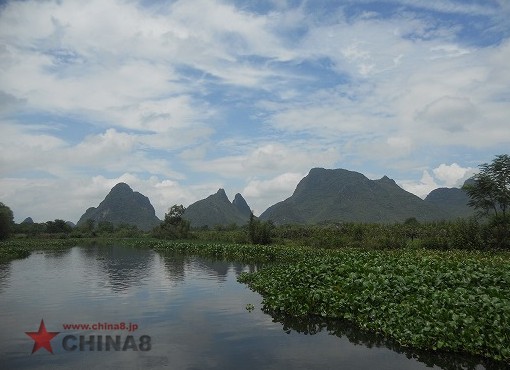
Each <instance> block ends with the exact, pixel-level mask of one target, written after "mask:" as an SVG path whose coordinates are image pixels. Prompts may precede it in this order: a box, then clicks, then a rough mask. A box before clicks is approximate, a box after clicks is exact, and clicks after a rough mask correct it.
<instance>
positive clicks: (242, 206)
mask: <svg viewBox="0 0 510 370" xmlns="http://www.w3.org/2000/svg"><path fill="white" fill-rule="evenodd" d="M232 204H233V205H234V206H235V207H236V208H237V209H238V211H239V212H241V213H242V214H243V215H245V216H248V218H249V217H250V215H251V209H250V206H249V205H248V203H246V200H245V199H244V198H243V196H242V195H241V194H239V193H237V194H236V195H235V197H234V200H233V201H232Z"/></svg>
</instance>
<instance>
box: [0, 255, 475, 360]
mask: <svg viewBox="0 0 510 370" xmlns="http://www.w3.org/2000/svg"><path fill="white" fill-rule="evenodd" d="M254 268H255V267H253V266H252V267H250V266H246V265H243V264H239V263H226V262H218V261H209V260H206V259H201V258H197V257H183V256H164V255H160V254H158V253H155V252H153V251H151V250H140V249H133V248H129V247H121V246H87V247H85V246H82V247H74V248H72V249H68V250H65V251H58V252H55V251H49V252H35V253H33V254H32V255H31V256H30V257H29V258H27V259H24V260H16V261H12V262H10V263H7V264H3V265H0V369H24V368H26V369H67V368H83V369H108V368H109V369H130V368H139V369H145V368H154V369H158V368H167V369H240V368H242V369H284V368H285V369H425V368H436V369H439V368H446V369H447V368H451V369H454V368H459V367H458V366H460V365H464V366H470V367H472V368H477V369H482V368H483V367H482V366H481V365H478V366H477V365H476V363H477V362H476V360H473V359H468V358H466V357H454V356H449V355H444V354H430V353H418V352H413V351H410V350H408V349H402V348H399V347H398V346H395V345H393V344H391V343H390V342H387V341H384V340H381V338H376V337H374V336H372V335H369V334H366V333H362V332H360V331H358V330H356V329H355V328H352V327H350V326H349V325H346V324H345V323H338V322H329V323H325V322H322V321H317V320H306V321H300V322H296V321H295V320H291V319H289V318H285V317H275V318H273V317H272V316H270V315H268V314H266V313H264V312H263V311H262V309H261V300H262V298H261V297H260V295H259V294H257V293H254V292H252V291H250V290H249V289H248V288H247V287H246V286H245V285H243V284H240V283H238V282H237V281H236V277H237V276H238V275H239V273H241V272H242V271H250V269H254ZM250 305H253V310H251V309H250V308H251V306H250ZM41 319H44V323H45V326H46V329H47V331H48V332H59V334H58V335H57V336H55V338H53V339H51V341H50V343H51V348H52V350H53V355H52V354H51V353H49V352H48V351H47V350H46V349H45V348H41V349H39V350H38V351H36V352H35V353H33V354H31V352H32V348H33V346H34V340H32V339H31V338H30V337H29V336H28V335H26V334H25V332H36V331H37V330H38V329H39V324H40V322H41ZM97 323H100V324H102V325H105V326H106V324H120V323H125V324H126V327H129V324H131V325H132V324H135V325H137V326H138V329H137V330H136V331H134V332H128V331H127V330H105V327H103V328H101V327H99V328H98V327H96V328H95V329H96V330H84V329H83V327H82V328H81V329H77V328H75V329H65V328H64V327H63V325H64V324H97ZM99 329H101V330H99ZM114 329H115V328H114ZM117 329H119V328H117ZM312 334H313V335H312ZM91 335H93V336H94V339H93V340H92V341H91V340H90V339H91V337H90V336H91ZM68 336H71V337H69V338H68V342H67V350H66V346H65V345H64V342H65V338H66V337H68ZM80 336H83V338H84V339H83V341H84V343H83V350H80V348H79V345H80V343H79V342H80ZM98 336H101V338H102V339H101V346H100V345H99V344H98V342H99V340H98ZM107 336H111V338H112V340H116V336H119V337H120V338H119V340H120V346H121V348H120V350H118V351H117V350H114V347H112V346H110V349H109V350H108V351H107V350H106V337H107ZM129 336H132V337H131V339H127V338H128V337H129ZM142 337H143V338H142ZM87 342H88V343H87ZM126 342H127V348H126V350H125V351H123V350H122V346H123V345H124V343H126ZM141 342H143V343H145V344H143V345H141ZM149 344H150V348H149ZM73 347H75V349H74V350H70V349H72V348H73ZM91 349H92V351H91ZM98 349H101V351H98ZM135 349H136V350H135ZM473 361H474V362H473Z"/></svg>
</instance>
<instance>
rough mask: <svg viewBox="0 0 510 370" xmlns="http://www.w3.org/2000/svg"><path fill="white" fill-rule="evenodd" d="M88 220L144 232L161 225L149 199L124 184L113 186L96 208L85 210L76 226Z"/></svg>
mask: <svg viewBox="0 0 510 370" xmlns="http://www.w3.org/2000/svg"><path fill="white" fill-rule="evenodd" d="M88 219H92V220H94V221H95V222H96V224H98V223H99V222H101V221H108V222H111V223H113V225H114V226H118V225H121V224H128V225H135V226H137V227H138V228H139V229H141V230H145V231H147V230H151V229H152V228H153V227H155V226H157V225H159V224H160V223H161V220H160V219H159V218H157V217H156V212H155V210H154V207H153V206H152V204H151V202H150V200H149V198H147V197H146V196H144V195H143V194H140V193H138V192H134V191H133V190H132V189H131V188H130V187H129V185H127V184H125V183H119V184H117V185H115V186H114V187H113V188H112V190H110V193H108V195H107V196H106V198H104V200H103V201H102V202H101V203H100V204H99V206H98V207H97V208H95V207H91V208H89V209H87V211H86V212H85V213H84V214H83V215H82V216H81V217H80V220H79V221H78V223H77V224H76V226H81V225H83V224H84V223H85V222H87V220H88Z"/></svg>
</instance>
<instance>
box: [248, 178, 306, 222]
mask: <svg viewBox="0 0 510 370" xmlns="http://www.w3.org/2000/svg"><path fill="white" fill-rule="evenodd" d="M305 175H306V174H304V173H294V172H287V173H283V174H281V175H278V176H276V177H273V178H270V179H267V180H259V179H252V180H250V181H249V182H248V184H247V185H246V186H245V187H244V189H243V191H242V194H243V195H244V197H245V198H246V199H247V202H248V204H249V205H250V207H251V208H252V209H253V211H254V213H255V214H256V215H260V214H261V213H262V212H264V211H265V210H266V209H267V208H268V207H269V206H271V205H273V204H275V203H277V202H279V201H282V200H284V199H286V198H288V197H290V196H291V195H292V193H293V192H294V189H295V188H296V186H297V184H298V183H299V181H301V179H302V178H303V177H304V176H305Z"/></svg>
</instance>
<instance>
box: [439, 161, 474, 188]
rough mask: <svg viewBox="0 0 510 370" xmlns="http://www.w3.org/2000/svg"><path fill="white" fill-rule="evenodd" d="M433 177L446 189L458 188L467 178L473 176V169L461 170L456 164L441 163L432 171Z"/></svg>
mask: <svg viewBox="0 0 510 370" xmlns="http://www.w3.org/2000/svg"><path fill="white" fill-rule="evenodd" d="M432 172H433V173H434V176H435V177H436V178H437V179H438V180H440V181H441V182H442V183H444V184H445V185H446V186H447V187H454V186H459V185H462V184H463V183H464V181H465V180H467V179H468V178H469V177H471V176H473V175H474V173H475V169H474V168H471V167H467V168H463V167H461V166H459V165H458V164H457V163H452V164H451V165H446V164H444V163H442V164H441V165H439V167H437V168H434V170H433V171H432Z"/></svg>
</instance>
